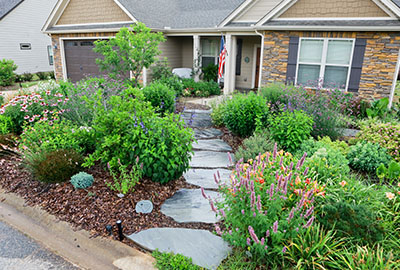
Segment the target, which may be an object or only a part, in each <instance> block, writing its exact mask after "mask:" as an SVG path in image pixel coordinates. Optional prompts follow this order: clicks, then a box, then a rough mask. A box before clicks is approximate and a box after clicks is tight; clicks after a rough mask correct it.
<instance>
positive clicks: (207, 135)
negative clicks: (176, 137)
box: [194, 128, 224, 139]
mask: <svg viewBox="0 0 400 270" xmlns="http://www.w3.org/2000/svg"><path fill="white" fill-rule="evenodd" d="M222 135H224V134H223V133H222V131H221V130H219V129H216V128H207V129H195V130H194V137H195V138H196V139H212V138H217V137H221V136H222Z"/></svg>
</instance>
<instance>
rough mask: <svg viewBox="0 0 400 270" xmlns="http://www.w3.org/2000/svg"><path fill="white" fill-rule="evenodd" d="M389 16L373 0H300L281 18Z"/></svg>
mask: <svg viewBox="0 0 400 270" xmlns="http://www.w3.org/2000/svg"><path fill="white" fill-rule="evenodd" d="M304 17H307V18H316V17H317V18H318V17H329V18H332V17H342V18H343V17H389V15H388V14H386V13H385V12H384V11H383V10H382V9H381V8H379V7H378V6H377V5H376V4H375V3H374V2H372V1H371V0H335V1H332V0H299V1H298V2H296V4H294V5H293V6H292V7H290V8H289V9H288V10H287V11H286V12H285V13H283V14H282V15H281V16H280V18H304Z"/></svg>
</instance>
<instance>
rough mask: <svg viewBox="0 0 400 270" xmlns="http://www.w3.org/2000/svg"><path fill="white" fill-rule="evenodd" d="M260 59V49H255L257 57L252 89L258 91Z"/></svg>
mask: <svg viewBox="0 0 400 270" xmlns="http://www.w3.org/2000/svg"><path fill="white" fill-rule="evenodd" d="M260 57H261V48H257V56H256V74H255V76H256V77H255V79H254V82H255V83H254V88H256V89H258V87H259V85H258V83H259V78H260V68H261V67H260Z"/></svg>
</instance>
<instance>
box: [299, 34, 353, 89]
mask: <svg viewBox="0 0 400 270" xmlns="http://www.w3.org/2000/svg"><path fill="white" fill-rule="evenodd" d="M303 40H323V42H324V45H323V48H322V58H321V62H320V63H312V62H300V50H301V45H302V41H303ZM330 40H349V41H352V43H353V44H352V49H351V54H350V61H349V64H348V65H344V64H328V63H326V58H327V55H328V44H329V41H330ZM355 45H356V39H355V38H325V37H301V38H300V40H299V48H298V52H297V64H296V82H295V84H296V85H298V83H297V81H298V75H299V74H298V73H299V66H300V65H318V66H321V69H320V71H319V78H318V89H324V90H329V89H330V88H324V87H323V85H324V76H325V68H326V66H335V67H347V68H348V70H347V80H346V87H345V88H344V89H342V88H340V90H342V91H347V89H348V87H349V81H350V74H351V67H352V65H353V56H354V48H355ZM306 87H307V88H311V89H316V88H317V87H315V86H306Z"/></svg>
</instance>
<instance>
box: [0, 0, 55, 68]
mask: <svg viewBox="0 0 400 270" xmlns="http://www.w3.org/2000/svg"><path fill="white" fill-rule="evenodd" d="M56 2H57V1H56V0H25V1H23V2H22V3H21V4H20V5H19V6H18V7H17V8H15V9H14V10H13V11H11V12H10V13H9V14H8V15H7V16H6V17H4V18H3V19H2V20H1V21H0V33H1V38H0V59H12V60H13V61H14V62H15V64H17V66H18V69H17V71H16V72H17V73H19V74H21V73H24V72H31V73H33V72H38V71H52V70H53V69H54V67H53V66H50V64H49V60H48V54H47V46H48V45H51V39H50V37H48V36H47V35H45V34H43V33H42V32H41V29H42V26H43V25H44V23H45V21H46V19H47V17H48V16H49V14H50V12H51V10H52V9H53V7H54V5H55V4H56ZM20 43H30V44H31V50H20Z"/></svg>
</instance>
